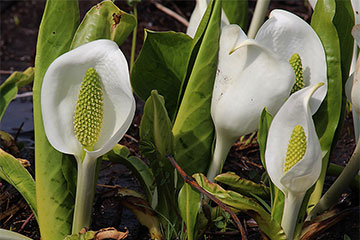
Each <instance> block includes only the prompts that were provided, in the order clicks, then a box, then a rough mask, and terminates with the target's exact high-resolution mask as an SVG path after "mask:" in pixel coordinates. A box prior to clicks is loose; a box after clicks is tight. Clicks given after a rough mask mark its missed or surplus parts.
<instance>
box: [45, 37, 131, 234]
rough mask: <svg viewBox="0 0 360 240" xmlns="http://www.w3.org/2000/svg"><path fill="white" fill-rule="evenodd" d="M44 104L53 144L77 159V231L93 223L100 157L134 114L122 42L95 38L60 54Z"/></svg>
mask: <svg viewBox="0 0 360 240" xmlns="http://www.w3.org/2000/svg"><path fill="white" fill-rule="evenodd" d="M41 110H42V116H43V122H44V128H45V133H46V136H47V138H48V140H49V142H50V144H51V145H52V146H53V147H54V148H55V149H56V150H58V151H60V152H62V153H66V154H72V155H74V156H75V158H76V160H77V164H78V177H77V188H76V201H75V212H74V220H73V229H72V232H73V233H78V232H79V231H80V230H81V229H82V228H83V227H85V226H87V227H89V226H90V221H91V212H92V203H93V200H92V199H93V196H94V184H95V181H96V180H95V168H96V159H97V158H98V157H100V156H102V155H103V154H105V153H107V152H108V151H110V150H111V149H112V148H113V147H114V146H115V145H116V144H117V143H118V141H119V140H120V139H121V138H122V137H123V136H124V134H125V132H126V131H127V129H128V128H129V127H130V125H131V122H132V119H133V117H134V114H135V99H134V97H133V94H132V90H131V86H130V79H129V70H128V64H127V62H126V59H125V57H124V55H123V53H122V52H121V50H120V49H119V47H118V46H117V44H116V43H115V42H113V41H111V40H105V39H101V40H96V41H93V42H90V43H87V44H84V45H82V46H80V47H78V48H76V49H74V50H72V51H69V52H67V53H65V54H63V55H61V56H60V57H58V58H57V59H55V61H54V62H53V63H51V65H50V66H49V68H48V70H47V72H46V73H45V76H44V79H43V84H42V88H41ZM59 164H61V163H59Z"/></svg>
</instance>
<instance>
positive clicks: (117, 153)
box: [102, 144, 155, 203]
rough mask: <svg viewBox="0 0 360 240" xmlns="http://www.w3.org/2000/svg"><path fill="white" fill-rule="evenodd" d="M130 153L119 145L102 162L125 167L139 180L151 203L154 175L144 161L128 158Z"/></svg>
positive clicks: (103, 157) (133, 157) (132, 157)
mask: <svg viewBox="0 0 360 240" xmlns="http://www.w3.org/2000/svg"><path fill="white" fill-rule="evenodd" d="M129 153H130V151H129V149H128V148H127V147H125V146H122V145H120V144H117V145H116V146H115V147H114V148H113V149H112V150H111V151H110V152H108V153H107V154H105V155H104V156H102V160H108V161H111V162H115V163H121V164H123V165H125V166H126V167H127V168H128V169H129V170H130V171H131V172H132V173H133V174H134V175H135V176H136V178H137V179H138V180H139V182H140V184H141V186H142V188H143V190H144V191H145V194H146V198H147V200H148V202H149V203H151V202H152V196H153V194H154V190H155V178H154V175H153V173H152V171H151V170H150V168H149V167H148V165H146V163H145V162H144V161H143V160H141V159H139V158H137V157H135V156H130V157H128V155H129Z"/></svg>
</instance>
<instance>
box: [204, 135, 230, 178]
mask: <svg viewBox="0 0 360 240" xmlns="http://www.w3.org/2000/svg"><path fill="white" fill-rule="evenodd" d="M233 143H234V141H233V140H232V139H228V138H226V139H224V138H223V137H221V134H220V135H217V136H216V143H215V150H214V155H213V159H212V161H211V164H210V167H209V170H208V173H207V178H208V179H209V180H210V181H213V180H214V178H215V176H216V175H218V174H219V173H220V172H221V170H222V167H223V165H224V162H225V160H226V157H227V155H228V153H229V150H230V148H231V146H232V145H233Z"/></svg>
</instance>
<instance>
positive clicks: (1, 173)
mask: <svg viewBox="0 0 360 240" xmlns="http://www.w3.org/2000/svg"><path fill="white" fill-rule="evenodd" d="M0 178H2V179H4V180H5V181H7V182H8V183H10V184H11V185H13V186H14V187H15V188H16V190H18V191H19V192H20V193H21V195H22V196H23V197H24V199H25V200H26V202H27V203H28V204H29V206H30V208H31V210H32V211H33V213H34V216H35V217H36V219H38V216H37V208H36V197H35V194H36V193H35V182H34V179H33V178H32V176H31V175H30V173H29V172H28V171H27V170H26V169H25V168H24V167H23V165H21V163H20V162H19V161H18V160H17V159H16V158H15V157H13V156H12V155H10V154H8V153H6V152H5V151H3V150H2V149H1V148H0Z"/></svg>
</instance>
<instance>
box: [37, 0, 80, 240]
mask: <svg viewBox="0 0 360 240" xmlns="http://www.w3.org/2000/svg"><path fill="white" fill-rule="evenodd" d="M78 24H79V9H78V2H77V1H76V0H68V1H55V0H49V1H48V2H47V3H46V6H45V11H44V15H43V18H42V21H41V25H40V29H39V36H38V43H37V47H36V49H37V51H36V59H35V79H34V88H33V93H34V96H33V102H34V125H35V145H36V148H35V164H36V168H35V171H36V172H35V177H36V201H37V206H41V207H40V208H38V218H39V227H40V233H41V237H42V239H44V240H47V239H51V240H53V239H54V240H57V239H59V240H60V239H61V240H62V239H63V238H64V237H65V236H67V235H68V234H70V232H71V224H72V215H73V205H74V193H73V192H71V191H69V187H68V183H67V181H66V179H65V177H64V174H63V166H62V164H65V165H66V164H70V165H71V164H72V163H71V161H75V160H74V159H73V158H72V157H69V156H66V155H63V154H61V153H59V152H58V151H56V150H55V149H54V148H52V146H51V145H50V143H49V142H48V140H47V138H46V135H45V131H44V128H43V122H42V116H41V105H40V91H41V85H42V79H43V76H44V74H45V72H46V70H47V68H48V66H49V65H50V63H51V62H52V61H53V60H54V59H55V58H56V57H58V56H59V55H61V54H63V53H65V52H67V51H68V50H69V48H70V44H71V41H72V38H73V35H74V33H75V30H76V28H77V26H78ZM63 159H64V161H63ZM73 184H75V183H73Z"/></svg>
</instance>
